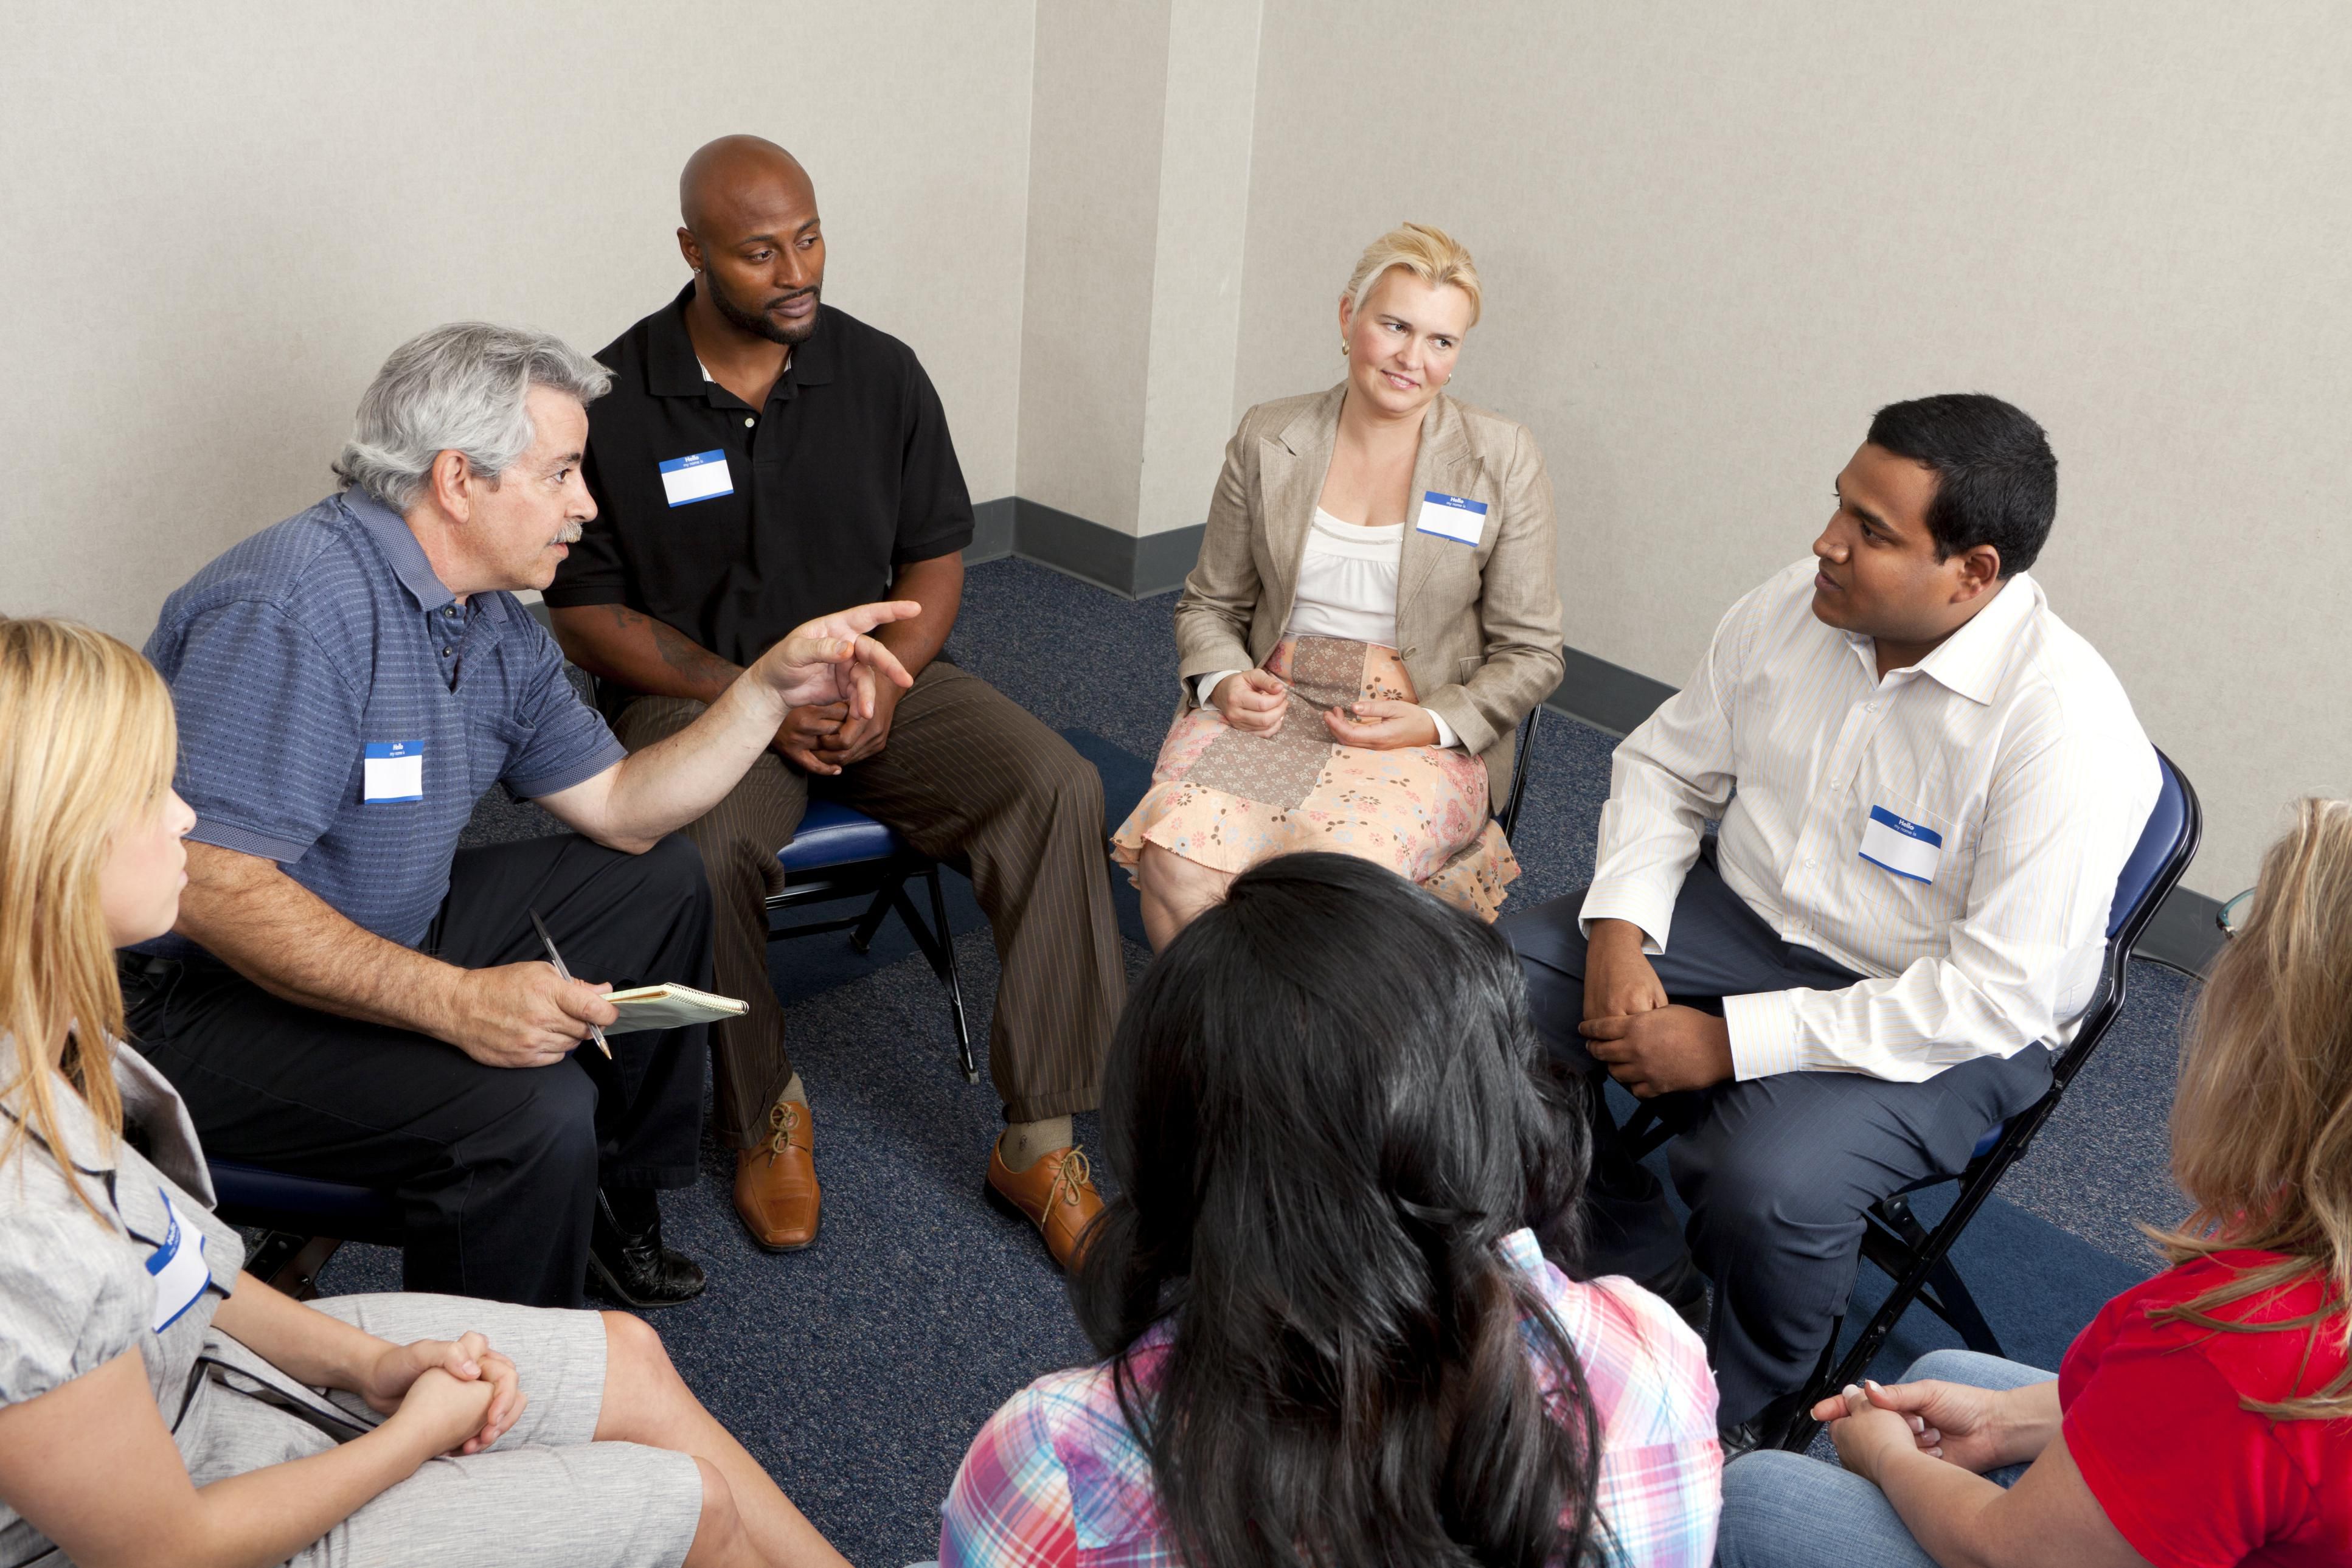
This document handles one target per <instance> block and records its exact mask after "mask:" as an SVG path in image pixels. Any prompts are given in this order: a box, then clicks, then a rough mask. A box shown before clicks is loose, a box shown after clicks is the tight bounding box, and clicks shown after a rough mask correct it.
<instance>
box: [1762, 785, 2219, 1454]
mask: <svg viewBox="0 0 2352 1568" xmlns="http://www.w3.org/2000/svg"><path fill="white" fill-rule="evenodd" d="M2156 760H2157V764H2158V768H2159V769H2160V770H2161V772H2162V774H2163V780H2162V785H2161V788H2160V790H2159V792H2158V795H2157V801H2156V809H2155V810H2154V811H2152V812H2151V813H2149V815H2148V819H2147V826H2146V827H2145V828H2143V829H2142V830H2141V832H2140V837H2139V844H2138V846H2137V847H2135V848H2134V849H2133V850H2132V852H2131V858H2129V859H2128V860H2126V861H2125V862H2124V869H2123V874H2122V875H2121V876H2120V877H2118V878H2117V879H2116V896H2115V900H2114V901H2113V902H2112V903H2111V904H2110V905H2109V906H2108V915H2107V954H2106V961H2105V964H2104V965H2103V966H2102V967H2101V970H2100V973H2099V984H2098V988H2097V990H2096V991H2095V992H2094V993H2093V994H2092V1002H2091V1005H2090V1006H2089V1008H2088V1009H2086V1010H2085V1011H2084V1014H2083V1022H2082V1026H2081V1027H2080V1028H2079V1029H2077V1030H2076V1031H2075V1034H2074V1040H2073V1041H2072V1042H2071V1043H2070V1044H2069V1045H2068V1046H2067V1047H2066V1048H2065V1049H2064V1050H2063V1051H2061V1052H2060V1053H2059V1054H2058V1059H2057V1060H2056V1062H2055V1063H2054V1064H2053V1066H2052V1068H2051V1072H2050V1088H2049V1090H2048V1092H2046V1093H2044V1094H2043V1095H2042V1098H2041V1099H2040V1100H2035V1101H2034V1102H2033V1104H2032V1105H2031V1106H2029V1107H2027V1108H2026V1109H2025V1110H2021V1111H2020V1112H2018V1114H2016V1115H2015V1116H2012V1117H2011V1118H2010V1119H2009V1120H2008V1121H2005V1122H2003V1123H2001V1124H2000V1126H1998V1127H1995V1128H1993V1129H1992V1130H1991V1131H1988V1132H1987V1133H1986V1134H1985V1135H1984V1137H1983V1138H1982V1139H1980V1140H1979V1142H1978V1143H1977V1147H1976V1152H1975V1153H1974V1154H1973V1155H1971V1156H1970V1158H1969V1163H1968V1168H1967V1169H1965V1170H1963V1171H1962V1172H1961V1173H1959V1174H1958V1176H1938V1177H1932V1178H1930V1179H1929V1180H1927V1181H1925V1182H1921V1183H1919V1184H1916V1186H1913V1187H1910V1188H1907V1189H1906V1190H1905V1191H1903V1192H1900V1193H1897V1194H1895V1195H1893V1196H1892V1197H1888V1198H1885V1199H1882V1200H1881V1201H1879V1202H1878V1203H1875V1204H1873V1205H1871V1206H1870V1208H1869V1210H1868V1211H1867V1215H1866V1218H1867V1222H1868V1223H1867V1228H1866V1229H1865V1230H1864V1233H1863V1242H1862V1255H1863V1256H1864V1258H1868V1259H1869V1260H1870V1261H1871V1262H1872V1263H1874V1264H1875V1265H1876V1266H1877V1267H1878V1268H1880V1269H1881V1270H1883V1271H1884V1272H1885V1274H1886V1276H1887V1277H1888V1278H1889V1279H1892V1280H1893V1281H1894V1282H1895V1284H1894V1289H1891V1290H1889V1291H1888V1292H1887V1295H1886V1300H1885V1301H1883V1302H1881V1303H1880V1304H1879V1308H1878V1310H1876V1311H1875V1312H1873V1313H1872V1314H1871V1316H1870V1321H1868V1322H1866V1323H1864V1325H1863V1329H1862V1332H1861V1334H1860V1335H1859V1336H1858V1337H1857V1338H1856V1339H1855V1341H1854V1342H1853V1347H1852V1348H1851V1349H1849V1350H1848V1351H1847V1352H1846V1353H1845V1354H1844V1356H1843V1358H1841V1357H1839V1356H1838V1354H1837V1343H1838V1336H1839V1332H1840V1331H1841V1330H1842V1329H1843V1327H1844V1320H1843V1318H1841V1319H1839V1320H1838V1321H1837V1322H1836V1323H1834V1324H1832V1327H1831V1329H1830V1339H1829V1343H1828V1344H1827V1345H1825V1346H1823V1347H1822V1359H1821V1363H1820V1365H1819V1366H1818V1367H1817V1368H1816V1369H1815V1371H1814V1373H1813V1379H1812V1382H1811V1384H1808V1385H1807V1387H1806V1389H1805V1394H1804V1400H1803V1403H1802V1404H1801V1406H1800V1409H1799V1413H1798V1417H1797V1419H1796V1421H1795V1422H1794V1423H1793V1424H1792V1426H1790V1430H1789V1432H1788V1435H1787V1436H1786V1437H1785V1438H1784V1439H1783V1440H1782V1442H1781V1445H1780V1446H1781V1447H1784V1448H1788V1449H1790V1450H1791V1451H1794V1452H1799V1453H1801V1452H1803V1451H1804V1450H1805V1449H1806V1448H1807V1447H1811V1444H1812V1440H1813V1435H1814V1434H1815V1433H1816V1432H1817V1431H1819V1430H1820V1426H1819V1423H1817V1422H1815V1421H1814V1420H1813V1419H1812V1418H1811V1415H1808V1414H1806V1412H1809V1411H1810V1410H1811V1408H1812V1406H1813V1405H1815V1404H1816V1403H1817V1402H1819V1401H1820V1400H1822V1399H1824V1398H1827V1397H1828V1396H1829V1394H1831V1392H1832V1391H1833V1390H1836V1389H1840V1388H1843V1387H1845V1386H1846V1385H1847V1384H1852V1383H1857V1382H1859V1381H1860V1380H1861V1378H1862V1376H1863V1374H1864V1373H1865V1372H1867V1371H1868V1370H1869V1368H1870V1363H1872V1362H1874V1361H1875V1360H1877V1359H1878V1352H1880V1351H1881V1350H1882V1349H1884V1348H1885V1344H1886V1341H1887V1337H1888V1336H1889V1335H1891V1334H1892V1333H1893V1332H1894V1331H1895V1324H1896V1322H1898V1321H1900V1320H1901V1319H1902V1317H1903V1314H1904V1313H1905V1312H1906V1310H1909V1308H1910V1306H1911V1303H1912V1302H1914V1301H1917V1302H1919V1303H1920V1304H1921V1305H1923V1306H1925V1307H1926V1308H1927V1310H1929V1311H1932V1312H1934V1313H1935V1314H1936V1315H1937V1317H1939V1318H1941V1319H1943V1320H1944V1321H1946V1322H1947V1323H1949V1324H1950V1325H1951V1326H1952V1327H1953V1328H1954V1329H1955V1330H1957V1331H1958V1333H1959V1335H1960V1338H1961V1339H1962V1340H1963V1341H1964V1342H1966V1343H1967V1345H1968V1347H1969V1349H1970V1350H1972V1351H1979V1352H1983V1353H1984V1354H1986V1355H2000V1353H2001V1349H2000V1340H1999V1339H1998V1338H1997V1337H1996V1336H1995V1335H1994V1333H1993V1331H1992V1326H1991V1325H1990V1324H1989V1323H1987V1322H1986V1321H1985V1318H1984V1313H1983V1312H1982V1311H1981V1310H1979V1309H1978V1307H1977V1304H1976V1301H1975V1300H1974V1298H1972V1297H1970V1296H1969V1289H1968V1287H1967V1286H1966V1285H1964V1284H1962V1283H1961V1281H1960V1277H1959V1274H1958V1270H1956V1269H1954V1268H1953V1267H1952V1262H1951V1257H1950V1253H1951V1250H1952V1244H1953V1243H1954V1242H1956V1241H1958V1239H1959V1238H1960V1233H1961V1232H1962V1231H1964V1230H1966V1229H1967V1228H1968V1226H1969V1221H1970V1220H1972V1219H1974V1218H1975V1217H1976V1215H1977V1211H1978V1210H1979V1209H1980V1208H1982V1207H1983V1206H1984V1201H1985V1200H1986V1199H1987V1198H1989V1197H1990V1196H1991V1195H1992V1190H1993V1188H1994V1187H1995V1186H1997V1185H1998V1184H2000V1178H2001V1177H2002V1176H2003V1175H2004V1174H2005V1173H2007V1172H2008V1170H2009V1168H2010V1167H2011V1165H2014V1164H2016V1163H2018V1162H2019V1161H2020V1160H2021V1159H2023V1158H2024V1157H2025V1154H2026V1151H2027V1150H2029V1149H2031V1148H2032V1146H2033V1137H2034V1134H2035V1133H2037V1132H2039V1131H2041V1130H2042V1123H2044V1122H2045V1121H2049V1120H2050V1115H2051V1112H2053V1111H2054V1110H2057V1109H2058V1101H2059V1100H2060V1098H2061V1097H2062V1096H2063V1095H2064V1094H2065V1092H2066V1088H2067V1086H2068V1085H2069V1084H2071V1083H2073V1082H2074V1076H2075V1075H2076V1074H2077V1073H2079V1072H2081V1071H2082V1070H2083V1065H2084V1063H2085V1062H2087V1061H2089V1060H2090V1059H2091V1053H2092V1052H2093V1051H2095V1050H2096V1049H2097V1048H2098V1047H2099V1042H2100V1041H2101V1040H2102V1039H2104V1038H2105V1037H2106V1033H2107V1030H2108V1028H2109V1026H2112V1025H2113V1024H2114V1023H2115V1021H2116V1015H2117V1014H2119V1013H2121V1012H2122V1011H2123V1005H2124V994H2125V992H2126V988H2127V985H2128V981H2129V976H2130V959H2131V951H2132V948H2133V946H2134V945H2135V944H2136V943H2137V942H2138V941H2139V939H2140V935H2141V933H2142V932H2144V931H2146V930H2147V923H2148V921H2150V920H2152V919H2154V918H2155V915H2156V910H2157V906H2158V905H2159V904H2161V903H2163V902H2164V900H2165V898H2166V897H2167V896H2168V894H2170V893H2171V891H2172V889H2173V888H2174V887H2175V886H2176V885H2177V884H2178V883H2179V880H2180V875H2181V873H2182V872H2183V871H2186V870H2187V869H2188V868H2189V861H2190V859H2192V858H2194V857H2195V856H2196V854H2197V844H2198V840H2199V838H2200V837H2201V836H2202V835H2203V832H2204V820H2205V819H2204V812H2203V810H2202V808H2201V807H2200V805H2198V802H2197V792H2196V791H2195V790H2194V789H2192V788H2191V787H2190V786H2189V780H2188V779H2187V778H2186V777H2185V776H2183V774H2182V773H2181V772H2180V770H2179V768H2178V767H2176V766H2174V765H2173V762H2172V759H2171V758H2170V757H2168V756H2166V755H2165V754H2164V753H2163V752H2157V754H2156ZM2028 1048H2029V1049H2031V1048H2032V1047H2028ZM1950 1181H1956V1182H1958V1184H1959V1191H1958V1194H1956V1195H1955V1196H1954V1198H1953V1200H1952V1206H1951V1207H1950V1209H1948V1211H1946V1213H1945V1215H1944V1217H1943V1218H1942V1219H1940V1220H1938V1221H1937V1223H1936V1224H1935V1226H1933V1227H1932V1228H1931V1227H1929V1226H1927V1225H1924V1224H1923V1223H1921V1221H1920V1219H1919V1216H1918V1215H1916V1214H1915V1213H1914V1212H1913V1211H1912V1207H1911V1194H1912V1193H1915V1192H1917V1191H1920V1190H1922V1189H1924V1188H1927V1187H1932V1186H1937V1185H1940V1184H1943V1183H1945V1182H1950Z"/></svg>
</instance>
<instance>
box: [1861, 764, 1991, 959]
mask: <svg viewBox="0 0 2352 1568" xmlns="http://www.w3.org/2000/svg"><path fill="white" fill-rule="evenodd" d="M1854 810H1855V812H1856V814H1857V816H1858V818H1859V820H1858V821H1857V822H1856V823H1855V825H1854V829H1853V831H1854V839H1855V843H1854V855H1855V857H1856V858H1855V860H1854V862H1853V867H1854V872H1855V876H1856V878H1857V879H1858V880H1859V882H1860V884H1861V885H1862V886H1863V887H1864V888H1865V889H1868V893H1867V895H1866V900H1867V901H1868V902H1870V903H1873V904H1875V905H1877V906H1879V907H1880V908H1881V909H1882V910H1884V911H1885V912H1886V913H1888V914H1892V915H1894V916H1895V917H1896V919H1897V920H1898V921H1900V922H1901V923H1902V924H1903V925H1905V926H1906V927H1909V928H1911V929H1912V930H1913V931H1915V932H1916V931H1927V932H1933V933H1935V934H1936V935H1937V936H1941V935H1942V934H1943V933H1944V932H1946V931H1949V930H1950V928H1951V927H1952V926H1953V925H1954V924H1955V923H1956V922H1957V921H1958V920H1959V919H1960V918H1961V916H1963V915H1965V914H1966V913H1967V912H1968V899H1969V870H1970V868H1971V866H1972V863H1973V861H1974V859H1975V855H1976V844H1975V835H1974V834H1973V833H1972V832H1970V831H1969V829H1968V827H1967V826H1966V825H1965V820H1964V819H1963V818H1962V817H1961V816H1959V814H1958V812H1956V811H1955V810H1953V808H1952V806H1951V805H1950V803H1948V802H1945V801H1938V800H1932V799H1921V798H1918V797H1917V796H1911V797H1907V798H1906V797H1905V796H1902V795H1887V794H1885V793H1881V794H1879V795H1862V796H1860V797H1859V798H1858V799H1857V800H1856V801H1855V803H1854ZM1890 817H1891V818H1894V819H1895V820H1894V821H1892V822H1889V821H1888V820H1887V818H1890ZM1931 836H1932V844H1931V843H1930V837H1931Z"/></svg>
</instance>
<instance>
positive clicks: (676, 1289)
mask: <svg viewBox="0 0 2352 1568" xmlns="http://www.w3.org/2000/svg"><path fill="white" fill-rule="evenodd" d="M646 1195H647V1196H648V1197H650V1196H651V1195H652V1194H646ZM646 1207H648V1208H652V1209H653V1216H654V1217H653V1223H652V1224H651V1225H648V1226H646V1227H645V1228H643V1229H641V1230H639V1231H637V1232H636V1233H635V1234H634V1235H632V1234H630V1233H629V1232H628V1231H627V1230H625V1229H624V1228H623V1226H622V1225H621V1222H620V1220H619V1219H617V1218H616V1217H614V1213H613V1203H612V1200H611V1199H610V1198H608V1197H606V1196H605V1195H604V1192H603V1191H602V1190H601V1189H600V1190H599V1191H598V1192H597V1194H596V1218H595V1222H594V1225H593V1227H592V1228H591V1229H590V1231H589V1233H588V1289H591V1290H593V1291H594V1292H595V1293H596V1294H598V1295H600V1296H604V1297H605V1298H607V1299H609V1300H614V1301H618V1302H620V1303H622V1304H623V1305H624V1306H629V1307H635V1308H636V1309H637V1310H640V1311H650V1310H653V1309H655V1308H656V1307H675V1306H677V1304H678V1303H679V1302H681V1301H691V1300H694V1299H695V1298H696V1297H697V1296H699V1295H701V1294H702V1288H703V1286H705V1285H706V1284H708V1283H709V1280H708V1279H705V1278H704V1277H703V1273H702V1265H700V1264H698V1263H697V1262H696V1261H695V1260H694V1259H693V1258H688V1256H687V1255H686V1254H685V1253H683V1252H678V1251H676V1250H674V1249H672V1248H670V1247H664V1246H663V1245H662V1238H661V1211H660V1210H659V1209H658V1208H656V1207H654V1205H650V1204H648V1205H646Z"/></svg>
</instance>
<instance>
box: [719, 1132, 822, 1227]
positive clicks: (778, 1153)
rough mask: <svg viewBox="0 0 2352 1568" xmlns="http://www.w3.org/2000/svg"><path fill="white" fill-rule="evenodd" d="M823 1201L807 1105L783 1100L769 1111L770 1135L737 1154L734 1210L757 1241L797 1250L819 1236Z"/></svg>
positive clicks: (814, 1137)
mask: <svg viewBox="0 0 2352 1568" xmlns="http://www.w3.org/2000/svg"><path fill="white" fill-rule="evenodd" d="M819 1201H820V1194H818V1192H817V1190H816V1129H815V1127H814V1125H812V1124H811V1122H810V1121H809V1108H808V1107H807V1106H805V1105H803V1104H802V1103H801V1102H800V1101H799V1100H778V1101H776V1103H775V1105H774V1106H773V1107H772V1109H771V1110H769V1112H768V1138H767V1141H766V1142H763V1143H761V1145H760V1146H759V1147H758V1148H757V1149H745V1150H743V1151H741V1152H739V1153H738V1154H737V1155H736V1156H735V1212H736V1213H737V1214H738V1215H741V1216H742V1220H743V1228H744V1229H746V1230H748V1231H750V1232H751V1239H752V1240H753V1241H756V1242H758V1243H759V1244H760V1245H761V1247H766V1248H767V1249H768V1250H769V1251H771V1252H795V1251H798V1250H799V1249H800V1248H802V1247H806V1246H807V1245H808V1244H809V1243H810V1242H812V1241H814V1240H815V1239H816V1229H817V1222H818V1213H817V1209H818V1204H819Z"/></svg>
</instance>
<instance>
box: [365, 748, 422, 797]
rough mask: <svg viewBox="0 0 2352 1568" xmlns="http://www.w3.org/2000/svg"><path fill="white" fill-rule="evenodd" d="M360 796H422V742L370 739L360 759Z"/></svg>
mask: <svg viewBox="0 0 2352 1568" xmlns="http://www.w3.org/2000/svg"><path fill="white" fill-rule="evenodd" d="M360 798H361V799H362V800H364V801H370V802H375V801H387V800H423V799H424V798H425V742H422V741H370V742H368V743H367V752H366V754H365V755H364V756H362V758H361V759H360Z"/></svg>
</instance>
